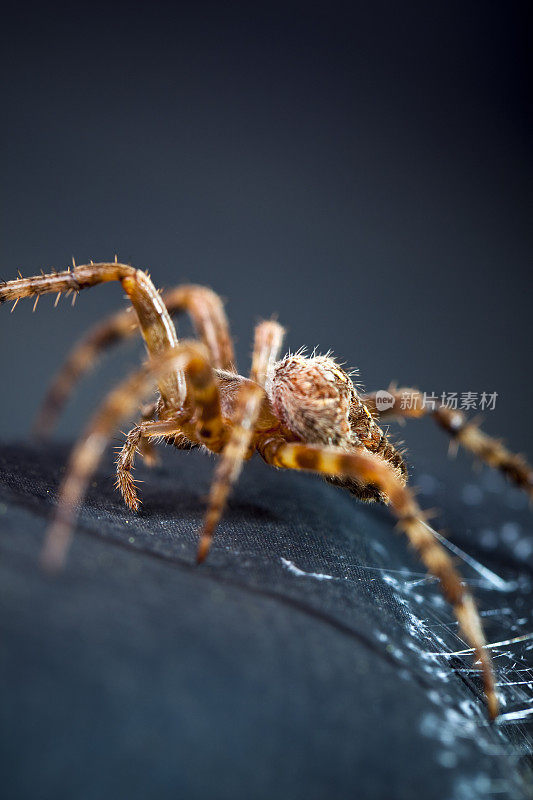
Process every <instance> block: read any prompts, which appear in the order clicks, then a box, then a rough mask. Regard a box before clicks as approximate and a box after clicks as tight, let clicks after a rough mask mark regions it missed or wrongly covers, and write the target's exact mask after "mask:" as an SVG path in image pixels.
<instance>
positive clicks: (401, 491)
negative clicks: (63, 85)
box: [0, 260, 533, 717]
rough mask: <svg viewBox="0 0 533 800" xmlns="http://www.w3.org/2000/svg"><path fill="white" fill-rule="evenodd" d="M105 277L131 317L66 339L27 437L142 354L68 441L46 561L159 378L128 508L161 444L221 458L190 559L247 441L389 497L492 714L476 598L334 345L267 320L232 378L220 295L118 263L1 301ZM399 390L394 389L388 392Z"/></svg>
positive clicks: (452, 422) (125, 458)
mask: <svg viewBox="0 0 533 800" xmlns="http://www.w3.org/2000/svg"><path fill="white" fill-rule="evenodd" d="M107 281H120V283H121V284H122V286H123V288H124V290H125V291H126V293H127V295H128V297H129V298H130V300H131V303H132V306H133V308H134V310H135V315H132V314H131V313H128V312H126V311H123V312H120V313H119V314H116V315H114V316H112V317H111V318H109V319H108V320H105V321H104V322H103V323H101V324H99V325H98V326H97V327H95V328H94V329H93V330H92V331H90V332H89V334H88V335H87V336H86V337H85V339H84V340H83V341H82V342H80V343H79V344H78V345H76V346H75V347H74V348H73V350H72V352H71V353H70V355H69V357H68V359H67V361H66V363H65V365H64V366H63V368H62V369H61V371H60V372H59V373H58V375H57V376H56V378H55V380H54V381H53V383H52V385H51V387H50V390H49V392H48V394H47V396H46V398H45V402H44V405H43V408H42V411H41V413H40V415H39V418H38V421H37V425H36V433H38V434H39V435H41V436H42V435H44V434H46V433H48V432H49V431H50V429H51V427H52V425H53V423H54V421H55V419H56V417H57V415H58V412H59V410H60V409H61V407H62V405H63V404H64V402H65V400H66V398H67V397H68V395H69V393H70V391H71V389H72V387H73V386H74V384H75V382H76V381H77V380H78V379H79V377H80V376H81V375H82V374H83V372H85V371H86V370H87V369H88V368H89V367H90V366H91V365H92V364H93V362H94V361H95V360H96V358H97V357H98V355H99V353H100V352H101V351H103V350H104V349H105V348H107V347H108V346H109V345H111V344H112V343H114V342H116V341H119V340H120V339H123V338H125V337H127V336H130V335H131V334H132V333H134V332H135V331H136V330H138V329H140V331H141V333H142V336H143V338H144V341H145V343H146V348H147V351H148V355H149V360H148V363H147V364H146V365H145V366H144V367H143V368H142V369H141V370H139V371H138V372H136V373H134V374H133V375H131V376H130V377H129V378H127V379H126V380H124V381H123V382H122V383H121V384H119V386H118V387H117V388H115V389H114V390H113V391H112V392H110V394H109V395H108V396H107V398H106V399H105V401H104V402H103V403H102V404H101V406H100V408H99V409H98V411H97V413H96V414H95V416H94V418H93V419H92V421H91V422H90V423H89V425H88V427H87V429H86V431H85V433H84V435H83V436H82V437H81V438H80V439H79V441H78V443H77V444H76V446H75V448H74V450H73V452H72V456H71V459H70V464H69V467H68V470H67V474H66V477H65V480H64V482H63V484H62V487H61V490H60V495H59V501H58V506H57V512H56V516H55V519H54V522H53V524H52V526H51V528H50V530H49V532H48V535H47V539H46V543H45V548H44V550H43V562H44V563H45V565H46V566H47V567H48V568H58V567H59V566H61V564H62V563H63V561H64V558H65V554H66V550H67V545H68V542H69V537H70V531H71V528H72V524H73V521H74V517H75V508H76V505H77V504H78V503H79V502H80V501H81V500H82V498H83V496H84V494H85V490H86V487H87V485H88V483H89V481H90V479H91V476H92V475H93V473H94V471H95V469H96V468H97V466H98V463H99V460H100V458H101V456H102V453H103V451H104V448H105V447H106V445H107V443H108V442H109V440H110V438H111V436H112V435H113V434H114V432H115V431H116V429H117V427H118V425H119V424H120V422H121V421H122V420H123V419H127V418H129V417H131V416H133V415H134V414H136V413H137V410H138V407H139V404H140V403H141V402H142V401H143V399H144V398H145V397H146V395H148V394H149V393H150V392H153V391H154V388H155V384H157V389H158V398H157V399H156V400H155V401H154V402H152V403H151V404H150V405H149V406H147V407H145V409H144V411H143V413H142V419H141V420H140V421H139V422H138V423H137V424H136V425H135V426H134V427H133V428H132V429H131V431H130V432H129V433H128V434H127V436H126V440H125V442H124V446H123V447H122V449H121V451H120V454H119V456H118V459H117V486H118V488H119V489H120V491H121V493H122V495H123V497H124V500H125V502H126V503H127V504H128V506H129V507H130V508H131V509H133V510H136V509H137V508H138V505H139V502H140V501H139V499H138V496H137V489H136V486H135V482H134V480H133V478H132V474H131V473H132V468H133V464H134V459H135V455H136V453H140V454H141V455H142V456H143V457H144V458H145V459H146V461H147V463H151V462H153V460H154V452H153V446H154V443H155V442H156V441H158V440H162V441H164V442H166V443H168V444H171V445H173V446H174V447H177V448H179V449H190V448H191V447H197V446H203V447H205V448H206V449H208V450H210V451H212V452H214V453H217V454H220V460H219V462H218V465H217V469H216V473H215V478H214V481H213V485H212V488H211V492H210V496H209V504H208V509H207V513H206V517H205V524H204V527H203V529H202V531H201V535H200V545H199V550H198V560H199V561H202V560H203V559H204V558H205V557H206V555H207V553H208V551H209V548H210V545H211V542H212V539H213V534H214V531H215V529H216V526H217V524H218V522H219V520H220V517H221V514H222V512H223V509H224V506H225V503H226V499H227V496H228V493H229V491H230V489H231V486H232V485H233V483H234V482H235V480H236V479H237V478H238V475H239V473H240V470H241V467H242V463H243V461H244V460H246V459H247V458H249V457H250V456H251V455H252V453H253V452H254V451H257V452H258V453H260V455H261V456H262V457H263V458H264V460H265V461H266V462H267V463H268V464H271V465H272V466H275V467H282V468H286V469H303V470H310V471H313V472H318V473H320V474H322V475H323V476H324V477H325V478H326V480H328V481H331V482H332V483H335V484H337V485H338V486H341V487H343V488H345V489H348V490H349V491H351V492H352V493H353V494H355V495H357V497H359V498H360V499H363V500H367V501H374V500H380V501H383V502H386V503H388V504H389V506H390V508H391V510H392V511H393V513H394V514H395V515H396V517H397V519H398V525H399V527H400V529H401V530H402V531H403V532H404V533H405V534H406V536H407V537H408V539H409V541H410V543H411V544H412V546H413V547H414V548H415V549H416V551H417V552H418V554H419V555H420V558H421V559H422V561H423V562H424V564H425V566H426V568H427V569H428V571H429V572H430V573H431V574H432V575H434V576H436V577H437V578H438V579H439V580H440V583H441V587H442V590H443V592H444V594H445V596H446V598H447V599H448V601H449V602H450V603H451V604H452V606H453V608H454V611H455V614H456V617H457V620H458V622H459V625H460V628H461V631H462V633H463V635H464V637H465V639H466V640H467V642H468V643H469V644H470V645H471V647H472V648H473V650H474V653H475V656H476V659H477V660H478V662H479V663H480V666H481V670H482V673H483V680H484V686H485V695H486V699H487V704H488V707H489V713H490V715H491V716H492V717H495V716H496V714H497V713H498V700H497V696H496V692H495V684H494V675H493V670H492V665H491V660H490V655H489V652H488V650H487V649H486V648H485V643H484V638H483V631H482V628H481V623H480V620H479V615H478V613H477V610H476V606H475V604H474V601H473V600H472V597H471V596H470V594H469V592H468V590H467V588H466V587H465V586H464V585H463V583H462V582H461V580H460V577H459V575H458V573H457V571H456V569H455V567H454V565H453V563H452V560H451V558H450V556H449V555H448V553H447V552H446V551H445V550H444V548H443V547H442V545H441V544H440V543H439V542H438V541H437V539H436V538H435V536H434V535H433V532H432V531H431V529H430V528H429V527H428V526H427V525H426V523H425V521H424V515H423V513H422V511H421V510H420V508H419V507H418V504H417V502H416V500H415V498H414V495H413V493H412V492H411V490H410V489H409V487H408V486H407V470H406V467H405V464H404V461H403V458H402V454H401V452H400V451H399V450H398V449H397V447H395V446H394V444H392V442H391V441H390V440H389V438H388V436H387V435H386V434H385V432H384V431H383V430H382V428H381V427H380V424H379V420H378V414H377V411H376V397H375V395H371V394H370V395H361V394H360V393H359V392H358V389H357V388H356V386H355V385H354V384H353V382H352V380H351V377H350V375H349V374H348V373H346V372H345V371H344V370H343V369H341V367H340V366H339V365H338V364H337V363H336V362H335V361H334V359H333V358H331V356H329V355H326V356H316V355H312V356H311V357H309V358H306V357H305V356H304V355H303V354H302V353H301V352H300V353H297V354H294V355H291V354H289V355H287V356H285V357H284V358H282V359H281V360H278V359H279V354H280V350H281V344H282V339H283V333H284V331H283V328H282V327H281V326H280V325H279V324H278V323H277V322H274V321H269V322H262V323H260V324H259V325H258V326H257V328H256V331H255V340H254V351H253V359H252V369H251V372H250V376H249V378H246V377H243V376H242V375H239V374H238V372H237V369H236V367H235V358H234V354H233V345H232V341H231V337H230V335H229V328H228V324H227V320H226V316H225V313H224V309H223V306H222V303H221V301H220V299H219V298H218V297H217V295H216V294H214V293H213V292H212V291H211V290H209V289H206V288H205V287H201V286H180V287H178V288H176V289H174V290H171V291H169V292H166V293H164V294H163V295H160V294H159V293H158V292H157V291H156V289H155V288H154V285H153V284H152V281H151V280H150V277H149V276H148V275H147V274H146V273H145V272H142V271H141V270H137V269H134V268H133V267H131V266H129V265H128V264H119V263H117V261H116V260H115V262H114V263H104V264H93V263H91V264H86V265H84V266H76V265H74V268H73V269H72V270H70V269H69V270H67V271H65V272H54V273H51V274H48V275H45V274H44V273H43V274H41V275H37V276H35V277H32V278H22V277H21V278H20V279H18V280H14V281H9V282H8V283H3V284H1V283H0V304H1V303H3V302H5V301H7V300H13V301H14V304H15V305H16V304H17V303H18V301H19V300H20V299H21V298H22V297H30V296H35V297H36V301H35V302H36V303H37V300H38V299H39V296H40V295H41V294H46V293H49V292H57V294H58V298H59V296H60V295H61V294H62V293H63V292H66V293H72V292H73V293H78V292H79V291H81V290H82V289H85V288H87V287H90V286H95V285H97V284H99V283H105V282H107ZM179 311H187V312H188V313H189V314H190V315H191V317H192V320H193V323H194V326H195V329H196V332H197V334H198V337H199V339H200V340H201V341H179V340H178V337H177V334H176V330H175V327H174V324H173V322H172V319H171V314H174V313H176V312H179ZM403 391H405V390H401V389H399V390H392V389H391V392H392V393H393V394H395V397H396V398H397V399H398V398H399V397H400V396H401V393H402V392H403ZM421 408H422V409H423V406H422V405H421V404H417V403H413V404H412V406H411V409H404V410H402V409H401V405H400V403H399V402H397V403H395V404H394V405H393V410H394V413H395V414H399V415H400V416H411V417H420V416H422V415H423V414H424V413H428V412H427V410H421ZM388 416H392V414H391V413H389V414H388ZM433 416H434V417H435V419H436V420H437V422H438V423H439V424H440V425H441V426H442V427H443V428H444V429H445V430H446V431H447V432H448V433H449V434H450V436H452V437H453V438H454V440H455V441H456V442H457V443H458V444H462V445H463V446H464V447H465V448H467V449H469V450H471V451H472V452H473V453H474V454H475V455H477V456H478V457H479V458H481V459H482V460H484V461H486V462H487V463H489V464H490V465H491V466H496V467H499V468H500V469H501V470H502V471H503V472H504V473H506V474H507V475H508V476H509V477H510V479H512V480H514V482H515V483H517V484H518V485H519V486H521V487H522V488H524V489H525V490H526V491H528V492H529V493H530V494H531V493H533V480H532V471H531V468H530V467H529V465H528V464H527V463H526V462H525V461H524V459H522V458H521V457H520V456H516V455H513V454H512V453H510V452H509V451H508V450H506V448H505V447H504V446H503V445H502V444H501V443H500V442H499V441H497V440H495V439H492V438H490V437H488V436H487V435H486V434H484V433H482V432H481V431H480V430H479V429H478V428H477V427H476V425H474V424H473V423H469V422H468V421H467V420H466V419H465V418H464V416H463V415H462V414H461V412H458V411H453V412H450V410H449V409H445V408H439V409H437V410H436V411H435V412H433Z"/></svg>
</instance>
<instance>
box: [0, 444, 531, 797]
mask: <svg viewBox="0 0 533 800" xmlns="http://www.w3.org/2000/svg"><path fill="white" fill-rule="evenodd" d="M67 455H68V448H66V447H64V446H59V445H55V446H53V447H52V448H49V449H47V450H44V449H37V448H32V447H30V446H26V445H3V446H2V447H0V531H1V536H0V548H1V561H0V570H1V579H0V636H1V645H0V679H1V686H2V702H1V709H0V720H1V729H0V735H1V759H2V764H1V772H2V786H3V789H2V796H3V797H5V798H33V797H39V798H83V799H84V800H89V799H90V800H93V799H94V800H96V799H97V798H98V800H101V799H102V798H108V797H109V798H111V797H113V798H117V797H119V798H120V797H127V798H146V797H158V798H191V799H193V798H194V799H196V798H198V799H199V798H224V800H225V798H228V799H229V798H273V797H275V798H295V799H296V798H306V799H307V800H312V799H313V798H352V797H364V798H397V799H398V800H402V799H403V798H412V797H423V798H428V800H431V799H432V798H435V800H437V799H438V800H445V799H446V800H463V798H464V800H467V798H468V800H472V798H473V799H474V800H475V798H487V797H489V798H490V797H492V796H493V795H494V796H495V797H510V798H526V797H531V777H530V772H529V770H528V763H527V762H528V757H530V754H531V738H530V730H529V729H528V722H529V720H530V716H529V712H530V711H531V710H532V709H533V705H532V695H533V692H532V685H531V683H530V684H529V685H528V681H530V682H532V681H533V669H532V667H533V665H532V660H531V643H532V639H531V637H529V634H530V633H531V631H532V630H533V624H532V619H531V572H532V560H531V559H532V548H531V546H530V545H531V539H530V530H531V527H530V522H529V517H528V511H527V509H526V508H525V507H524V505H525V503H524V502H523V500H522V498H521V496H520V495H519V494H518V493H517V492H516V491H515V490H514V489H512V488H508V487H507V486H505V485H504V483H503V481H502V480H501V479H500V478H499V476H493V475H492V474H491V473H489V472H483V474H482V475H481V476H479V477H477V478H475V479H474V478H472V479H471V483H470V484H469V485H467V486H466V487H462V488H461V487H459V486H456V487H455V492H456V497H457V498H462V499H460V500H454V501H453V502H452V500H451V497H452V496H453V495H452V494H451V493H450V492H449V490H448V489H447V488H446V484H444V483H443V482H442V481H441V480H440V479H438V478H435V476H434V475H433V474H431V475H430V474H427V473H424V474H420V475H419V478H420V481H419V482H420V485H421V487H422V489H423V493H424V496H423V497H422V502H423V505H425V506H426V507H427V506H432V505H439V506H440V507H441V508H443V509H444V510H445V512H446V520H447V522H448V524H449V527H450V529H451V530H453V531H454V541H455V543H456V544H457V545H459V546H460V547H461V548H462V549H463V550H465V551H467V552H468V554H469V558H471V561H470V563H465V557H463V556H461V555H460V554H458V560H459V566H460V567H461V569H462V572H463V575H464V577H465V579H467V580H468V582H469V583H471V584H472V586H473V588H474V591H475V594H476V596H477V598H478V600H479V605H480V608H481V610H482V614H483V616H484V622H485V624H486V631H487V636H488V638H489V640H490V641H491V642H492V643H498V642H501V644H496V646H495V647H494V648H493V653H494V656H495V663H496V665H497V668H498V680H499V683H500V690H501V692H502V700H503V708H502V711H503V716H502V719H501V721H500V722H499V723H498V724H495V725H490V724H489V723H488V722H487V720H486V717H485V712H484V708H483V704H482V701H481V693H480V685H479V681H478V679H477V676H476V675H475V674H474V672H473V671H472V669H471V667H472V665H471V661H470V658H469V656H468V655H457V656H451V655H450V653H453V652H456V651H460V650H463V649H464V645H463V643H462V642H461V640H460V639H459V638H458V637H457V633H456V631H457V626H456V624H455V622H454V619H453V615H452V614H451V611H450V609H449V608H448V607H447V606H446V604H445V603H444V601H443V600H442V598H441V595H440V593H439V590H438V586H437V585H436V584H435V582H434V581H432V580H428V579H427V578H426V577H425V576H424V571H423V569H422V568H421V566H420V564H419V562H418V561H417V559H416V557H415V556H414V555H413V554H412V553H410V552H409V550H408V548H407V546H406V544H405V542H404V541H403V539H402V538H401V537H399V536H397V535H396V534H395V533H394V524H393V521H392V519H391V517H390V516H389V514H388V512H387V511H386V509H383V508H376V507H366V506H363V505H361V504H358V503H357V502H355V501H354V500H353V499H352V498H351V497H350V496H349V495H348V494H346V493H344V492H342V491H340V490H338V489H335V488H334V487H332V486H328V485H326V484H325V483H324V482H323V481H321V480H320V479H318V478H316V477H314V476H306V475H297V474H294V473H282V472H276V471H274V470H272V469H269V468H268V467H266V465H263V464H262V463H261V462H259V461H255V460H254V461H253V462H252V463H251V464H249V465H248V466H247V467H246V469H245V471H244V473H243V476H242V479H241V481H240V483H239V485H238V487H237V489H236V491H235V493H234V495H233V497H232V499H231V501H230V504H229V508H228V511H227V513H226V515H225V517H224V520H223V522H222V524H221V526H220V530H219V532H218V535H217V538H216V543H215V546H214V548H213V551H212V553H211V556H210V558H209V560H208V562H207V563H206V564H205V565H203V566H202V567H200V568H198V567H196V566H195V565H194V555H195V547H196V530H197V528H198V525H199V523H200V520H201V517H202V512H203V502H202V501H203V498H204V496H205V494H206V492H207V489H208V486H209V480H210V476H211V472H212V460H211V459H209V458H207V457H206V456H203V455H202V454H200V453H176V452H171V451H166V452H164V453H163V455H164V460H163V465H162V466H160V467H157V468H155V469H154V470H150V471H149V470H147V469H145V468H143V467H142V466H141V467H140V468H139V470H138V472H137V477H139V478H142V479H143V480H144V481H145V482H144V483H143V484H142V485H141V491H142V497H143V500H144V505H143V510H142V512H141V513H140V514H139V515H137V516H135V515H133V514H131V513H129V512H128V511H127V510H126V509H125V508H124V506H123V505H122V503H121V500H120V498H119V496H118V495H117V494H116V492H114V490H113V479H112V477H110V476H111V473H112V461H111V456H110V457H109V459H108V460H107V461H106V463H105V464H104V466H103V467H102V469H101V470H100V472H99V473H98V475H97V477H96V479H95V481H94V482H93V484H92V486H91V489H90V492H89V495H88V498H87V501H86V503H85V504H84V507H83V509H82V510H81V513H80V518H79V523H78V526H77V531H76V536H75V540H74V544H73V547H72V549H71V552H70V555H69V560H68V564H67V568H66V570H65V571H64V573H62V574H61V575H60V576H59V577H57V578H55V579H50V578H48V577H46V576H45V575H43V574H42V573H41V572H40V571H39V569H38V565H37V557H38V552H39V547H40V544H41V542H42V536H43V533H44V530H45V527H46V520H47V518H48V517H49V514H50V511H51V508H52V505H53V502H54V496H55V491H56V489H57V484H58V481H59V480H60V477H61V474H62V470H63V468H64V464H65V462H66V458H67ZM461 492H462V494H461ZM461 562H462V563H461ZM518 637H521V638H518ZM528 637H529V638H528ZM517 639H518V640H517ZM510 640H517V641H510Z"/></svg>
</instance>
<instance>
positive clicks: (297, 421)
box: [266, 354, 355, 446]
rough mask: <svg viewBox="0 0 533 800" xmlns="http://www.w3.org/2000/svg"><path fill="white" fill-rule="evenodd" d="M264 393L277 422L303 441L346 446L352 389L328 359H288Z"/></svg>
mask: <svg viewBox="0 0 533 800" xmlns="http://www.w3.org/2000/svg"><path fill="white" fill-rule="evenodd" d="M266 388H267V392H268V394H269V397H270V402H271V403H272V407H273V409H274V412H275V414H276V416H277V417H278V419H279V420H281V422H282V423H283V425H285V427H286V428H288V429H289V430H290V431H291V432H292V433H293V434H295V435H296V436H298V438H300V439H301V440H302V441H304V442H309V443H316V444H332V445H340V446H343V445H345V446H348V445H349V444H351V443H352V442H353V433H352V430H351V427H350V422H349V416H350V407H351V404H352V401H353V397H354V395H355V389H354V386H353V383H352V381H351V379H350V377H349V375H348V374H347V373H346V372H344V370H343V369H341V368H340V367H339V365H338V364H337V363H336V362H335V361H334V360H333V359H332V358H331V357H329V356H313V357H312V358H306V357H305V356H303V355H301V354H296V355H288V356H286V357H285V358H284V359H282V360H281V361H278V362H277V363H276V365H275V367H274V371H273V373H272V375H271V376H270V378H269V380H268V382H267V387H266Z"/></svg>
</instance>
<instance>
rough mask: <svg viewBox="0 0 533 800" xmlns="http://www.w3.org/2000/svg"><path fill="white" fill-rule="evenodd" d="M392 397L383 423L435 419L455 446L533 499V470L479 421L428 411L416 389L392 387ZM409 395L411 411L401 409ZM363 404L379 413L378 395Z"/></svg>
mask: <svg viewBox="0 0 533 800" xmlns="http://www.w3.org/2000/svg"><path fill="white" fill-rule="evenodd" d="M389 393H390V394H391V395H392V396H393V398H394V403H393V404H392V405H391V407H390V408H388V409H386V410H385V411H381V412H379V416H380V419H384V418H393V417H398V418H400V419H420V418H421V417H424V416H431V417H433V419H434V420H435V422H436V423H437V424H438V425H440V427H441V428H443V429H444V430H445V431H446V432H447V433H448V434H449V435H450V436H451V437H452V441H453V442H454V443H456V444H457V445H461V446H462V447H464V448H465V450H468V451H469V452H470V453H472V454H473V455H474V456H476V457H477V458H479V459H480V461H483V462H484V463H485V464H488V465H489V466H490V467H493V468H494V469H499V470H500V471H501V472H503V474H504V475H506V476H507V477H508V478H509V480H511V481H512V482H513V483H514V484H516V486H519V487H520V488H521V489H523V490H524V491H525V492H527V493H528V494H529V496H530V497H531V498H533V468H532V467H531V466H530V465H529V464H528V462H527V461H526V459H525V458H524V457H523V456H521V455H517V454H515V453H511V452H510V450H508V449H507V448H506V447H505V446H504V445H503V444H502V442H501V441H500V440H499V439H494V438H493V437H492V436H489V435H488V434H486V433H484V432H483V431H482V430H480V428H479V423H478V422H477V421H476V420H469V419H468V418H467V417H466V416H465V414H463V412H462V411H460V410H458V409H452V408H446V407H444V406H439V407H438V408H436V409H435V410H433V409H432V408H429V407H427V405H426V404H425V403H424V398H423V395H422V394H421V393H420V392H419V391H417V390H415V389H409V388H401V389H396V388H395V387H391V388H390V389H389ZM406 395H409V404H408V405H409V407H408V408H407V407H404V408H403V407H402V406H405V405H406V404H405V403H402V398H403V397H405V396H406ZM364 401H365V403H366V404H367V405H368V406H369V407H370V408H371V409H372V410H376V392H373V393H372V394H368V395H365V397H364Z"/></svg>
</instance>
